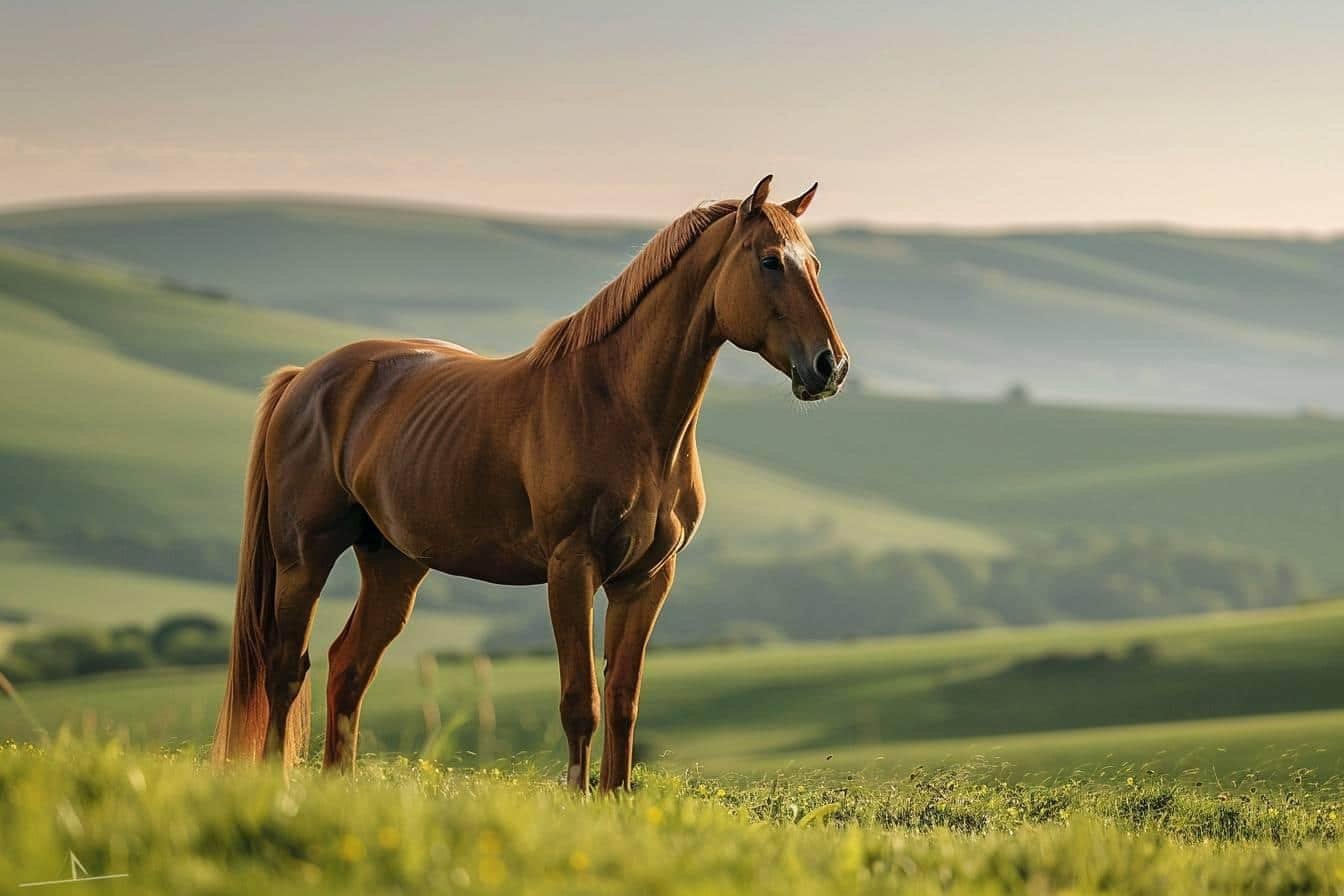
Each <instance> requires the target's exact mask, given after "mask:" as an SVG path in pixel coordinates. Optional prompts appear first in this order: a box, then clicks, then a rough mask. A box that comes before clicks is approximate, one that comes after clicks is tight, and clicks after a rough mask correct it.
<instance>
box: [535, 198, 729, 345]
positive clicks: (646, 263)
mask: <svg viewBox="0 0 1344 896" xmlns="http://www.w3.org/2000/svg"><path fill="white" fill-rule="evenodd" d="M738 204H739V203H738V202H737V201H735V200H720V201H718V202H708V203H704V204H701V205H697V206H696V207H695V208H693V209H691V210H690V211H688V212H686V213H685V214H684V215H682V216H681V217H679V218H677V219H676V220H675V221H673V222H672V223H671V224H669V225H667V226H666V227H664V228H663V229H662V230H660V231H658V232H657V233H655V234H654V235H653V238H652V239H650V240H649V241H648V242H647V243H645V244H644V248H642V249H640V250H639V254H637V255H636V256H635V257H634V259H633V260H632V261H631V262H630V263H629V264H628V265H626V266H625V270H623V271H621V272H620V273H619V274H617V275H616V278H615V279H614V280H612V281H611V282H610V283H608V284H607V285H606V286H604V287H602V289H601V290H600V291H599V292H598V294H597V295H595V296H593V298H592V299H591V300H590V301H589V302H588V304H586V305H584V306H583V307H582V308H580V309H579V310H578V311H575V312H574V313H573V314H571V315H569V316H568V317H564V318H561V319H560V320H558V321H556V322H555V323H553V324H551V325H550V326H549V327H547V328H546V329H545V330H543V331H542V333H541V335H540V336H538V337H537V341H536V342H535V343H533V345H532V347H531V348H530V349H528V351H527V359H528V361H529V362H531V364H532V366H533V367H545V366H546V365H547V364H550V363H551V362H552V361H554V360H556V359H557V358H563V357H565V356H566V355H568V354H570V353H571V352H574V351H577V350H579V349H581V348H583V347H584V346H588V345H592V344H593V343H594V342H598V341H599V340H601V339H603V338H605V337H606V336H608V335H610V334H611V332H612V331H613V330H615V329H616V328H617V327H619V326H620V325H621V324H623V323H625V321H626V319H627V318H628V317H630V314H631V313H632V312H633V311H634V310H635V306H636V305H638V304H639V300H640V299H642V298H644V296H645V295H647V294H648V292H649V290H650V289H652V288H653V285H654V284H655V283H657V282H658V281H659V280H660V279H662V278H663V277H664V276H665V275H666V274H667V272H668V271H670V270H672V266H673V265H675V264H676V263H677V259H679V258H681V256H682V254H683V253H685V252H686V250H687V249H689V248H690V246H691V244H692V243H694V242H695V241H696V239H697V238H698V237H699V236H700V235H701V234H703V233H704V232H705V231H706V230H708V229H709V226H710V225H711V224H713V223H714V222H715V221H718V220H719V219H720V218H723V217H725V216H727V215H729V214H732V213H733V212H735V211H737V206H738Z"/></svg>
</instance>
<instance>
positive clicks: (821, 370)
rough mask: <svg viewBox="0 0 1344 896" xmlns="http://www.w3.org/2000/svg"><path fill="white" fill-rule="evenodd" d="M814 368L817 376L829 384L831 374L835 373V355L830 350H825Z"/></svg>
mask: <svg viewBox="0 0 1344 896" xmlns="http://www.w3.org/2000/svg"><path fill="white" fill-rule="evenodd" d="M812 366H813V367H815V368H816V371H817V375H818V376H820V377H821V378H822V379H823V380H825V381H826V382H828V383H829V382H830V381H831V374H832V373H835V354H834V353H833V352H832V351H831V350H830V349H823V350H822V352H821V354H819V355H817V359H816V360H815V361H813V362H812Z"/></svg>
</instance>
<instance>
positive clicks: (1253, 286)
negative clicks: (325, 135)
mask: <svg viewBox="0 0 1344 896" xmlns="http://www.w3.org/2000/svg"><path fill="white" fill-rule="evenodd" d="M651 229H652V226H651V225H607V224H584V223H563V222H528V221H519V220H508V219H503V218H497V217H491V216H487V215H481V214H474V213H462V212H452V211H441V210H434V209H427V208H414V207H406V206H390V205H359V204H351V203H348V202H347V203H343V202H327V201H317V200H297V199H241V200H184V201H143V202H142V201H129V202H124V203H107V204H95V205H86V206H71V207H62V208H53V209H49V210H37V211H23V212H11V213H8V214H0V239H8V240H10V241H13V242H19V243H23V244H26V245H30V246H37V247H43V248H47V249H58V250H63V251H73V252H80V253H88V254H92V255H96V256H102V257H106V258H111V259H117V260H120V261H122V262H126V263H129V264H133V265H137V266H140V267H143V268H145V269H147V270H153V271H160V272H164V273H165V274H167V275H170V276H171V277H173V278H175V279H176V280H180V281H182V282H184V283H190V284H196V285H201V286H207V287H211V288H218V289H222V290H225V291H227V292H229V293H231V294H233V295H235V296H237V297H238V298H240V299H242V300H244V301H247V302H251V303H256V304H262V305H267V306H271V307H276V308H285V309H290V310H299V311H304V312H307V313H311V314H318V315H321V316H324V317H328V318H332V319H338V320H344V321H351V322H358V323H360V324H362V325H371V326H377V327H382V328H385V329H388V330H393V331H397V332H403V333H415V334H423V335H435V336H441V337H445V338H451V339H454V340H456V341H460V342H465V343H468V344H471V345H473V346H478V347H480V348H482V349H485V350H491V351H513V350H516V349H518V348H520V347H522V346H524V345H526V344H527V343H528V342H529V341H530V340H531V338H532V336H533V335H534V334H535V333H536V332H537V330H539V329H540V328H541V327H542V326H543V325H544V324H545V323H547V322H549V321H550V320H552V319H554V318H555V317H557V316H559V315H561V314H564V313H567V312H568V311H570V310H572V309H573V308H575V307H577V306H578V305H579V304H581V303H582V302H584V301H586V300H587V299H588V298H589V297H590V296H591V295H592V294H593V293H594V292H595V291H596V290H597V288H598V287H599V286H600V285H601V284H602V283H603V282H604V281H605V280H607V279H609V278H610V277H611V276H613V275H614V274H615V273H616V272H617V271H619V270H620V269H621V267H622V266H623V265H624V264H625V262H626V261H627V260H628V259H629V258H630V256H631V255H632V254H633V252H634V251H635V249H636V248H637V247H638V246H639V245H640V244H641V243H642V242H643V240H644V239H646V238H647V236H648V235H649V233H650V232H651ZM814 236H815V237H816V243H817V247H818V249H819V252H820V254H821V256H822V258H823V259H824V262H825V272H824V274H823V283H824V285H825V287H826V290H827V293H828V295H829V296H830V298H831V301H832V304H833V306H834V308H835V312H836V315H837V318H838V321H839V324H840V326H841V328H842V330H843V332H844V333H845V336H846V338H847V340H848V342H849V345H850V348H851V350H852V352H853V355H854V358H855V370H856V375H857V376H858V377H859V378H860V379H861V380H862V381H864V382H866V383H868V384H870V385H875V386H883V387H887V388H893V389H898V390H902V391H913V392H919V393H925V394H959V395H978V396H985V395H992V394H998V393H999V392H1001V391H1002V390H1004V389H1005V388H1006V387H1007V386H1008V385H1009V384H1012V383H1017V382H1021V383H1024V384H1026V385H1027V387H1028V389H1029V390H1030V391H1031V392H1032V393H1033V394H1035V395H1038V396H1041V397H1045V398H1049V399H1054V400H1066V401H1071V402H1086V403H1091V402H1102V403H1120V404H1127V405H1150V406H1167V407H1206V408H1224V409H1241V410H1274V411H1280V412H1282V411H1291V410H1295V409H1297V408H1299V407H1303V406H1318V407H1322V408H1329V409H1333V410H1336V411H1344V241H1341V240H1333V241H1326V240H1310V239H1287V238H1266V237H1234V236H1210V235H1198V234H1190V233H1182V232H1174V231H1162V230H1105V231H1083V230H1076V231H1069V230H1056V231H1036V232H1009V233H1002V234H978V233H951V232H948V233H941V232H895V231H872V230H864V229H855V228H846V229H838V230H828V231H819V232H817V233H816V234H814ZM734 354H735V353H734ZM726 373H727V374H728V375H729V376H733V377H736V378H738V379H739V380H750V379H768V378H769V377H770V374H769V373H768V372H766V371H764V370H763V369H762V367H761V365H759V364H758V363H754V362H752V361H747V360H744V359H742V358H740V357H735V356H730V357H728V358H727V360H726Z"/></svg>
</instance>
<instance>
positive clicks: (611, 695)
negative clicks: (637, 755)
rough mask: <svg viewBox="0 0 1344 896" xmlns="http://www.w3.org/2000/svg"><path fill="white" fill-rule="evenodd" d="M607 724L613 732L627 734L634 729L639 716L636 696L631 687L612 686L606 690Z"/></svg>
mask: <svg viewBox="0 0 1344 896" xmlns="http://www.w3.org/2000/svg"><path fill="white" fill-rule="evenodd" d="M607 700H608V704H609V705H608V706H607V725H608V726H610V728H611V731H612V733H613V734H618V735H621V734H624V735H628V734H629V733H630V732H631V731H634V730H635V721H636V719H637V718H638V716H639V703H638V697H637V695H636V694H635V691H634V689H633V688H628V687H612V688H609V689H608V691H607Z"/></svg>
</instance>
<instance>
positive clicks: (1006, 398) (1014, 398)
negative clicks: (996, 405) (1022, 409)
mask: <svg viewBox="0 0 1344 896" xmlns="http://www.w3.org/2000/svg"><path fill="white" fill-rule="evenodd" d="M1001 400H1002V401H1003V403H1004V404H1031V390H1030V389H1028V388H1027V384H1026V383H1023V382H1015V383H1011V384H1010V385H1009V386H1008V388H1007V389H1005V390H1003V396H1002V399H1001Z"/></svg>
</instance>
